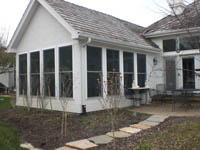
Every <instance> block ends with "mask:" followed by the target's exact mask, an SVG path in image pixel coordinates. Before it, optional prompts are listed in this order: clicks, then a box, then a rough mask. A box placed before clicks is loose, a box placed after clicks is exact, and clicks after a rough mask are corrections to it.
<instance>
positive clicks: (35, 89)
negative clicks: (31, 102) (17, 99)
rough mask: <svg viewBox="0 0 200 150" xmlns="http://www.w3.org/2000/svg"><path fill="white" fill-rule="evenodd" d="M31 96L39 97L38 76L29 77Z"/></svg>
mask: <svg viewBox="0 0 200 150" xmlns="http://www.w3.org/2000/svg"><path fill="white" fill-rule="evenodd" d="M31 94H32V95H34V96H38V95H40V75H39V74H38V75H31Z"/></svg>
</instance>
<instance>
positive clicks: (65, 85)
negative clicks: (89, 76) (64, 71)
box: [59, 76, 72, 137]
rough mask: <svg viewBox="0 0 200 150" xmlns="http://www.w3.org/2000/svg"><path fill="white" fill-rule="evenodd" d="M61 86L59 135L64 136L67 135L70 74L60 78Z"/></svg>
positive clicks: (70, 92)
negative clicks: (61, 111) (61, 112)
mask: <svg viewBox="0 0 200 150" xmlns="http://www.w3.org/2000/svg"><path fill="white" fill-rule="evenodd" d="M61 82H62V84H61V86H62V88H61V90H62V91H61V98H60V99H59V100H60V103H61V107H62V110H63V114H62V122H61V136H62V137H65V136H67V118H68V113H67V107H68V103H69V97H71V95H72V77H71V76H64V77H63V78H62V80H61Z"/></svg>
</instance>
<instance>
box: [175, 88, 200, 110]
mask: <svg viewBox="0 0 200 150" xmlns="http://www.w3.org/2000/svg"><path fill="white" fill-rule="evenodd" d="M194 92H200V89H175V90H172V94H173V107H172V111H173V110H174V108H175V103H176V102H182V103H183V104H182V105H181V106H180V107H184V106H186V107H187V108H189V107H192V105H191V101H190V97H191V96H193V94H195V93H194Z"/></svg>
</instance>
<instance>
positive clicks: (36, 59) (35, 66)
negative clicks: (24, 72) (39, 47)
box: [31, 52, 40, 96]
mask: <svg viewBox="0 0 200 150" xmlns="http://www.w3.org/2000/svg"><path fill="white" fill-rule="evenodd" d="M39 94H40V53H39V52H34V53H31V95H34V96H38V95H39Z"/></svg>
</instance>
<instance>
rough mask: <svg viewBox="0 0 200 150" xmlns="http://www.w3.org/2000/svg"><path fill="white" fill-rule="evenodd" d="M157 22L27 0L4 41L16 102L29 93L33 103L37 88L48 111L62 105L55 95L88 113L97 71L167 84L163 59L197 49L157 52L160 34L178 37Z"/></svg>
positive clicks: (95, 98) (57, 1) (95, 96)
mask: <svg viewBox="0 0 200 150" xmlns="http://www.w3.org/2000/svg"><path fill="white" fill-rule="evenodd" d="M166 18H168V17H166ZM160 24H161V25H162V24H163V23H162V20H161V21H160ZM161 25H159V23H155V24H154V25H152V26H150V27H148V28H147V29H144V28H143V27H140V26H138V25H135V24H132V23H129V22H127V21H124V20H120V19H118V18H115V17H113V16H110V15H107V14H103V13H101V12H97V11H94V10H91V9H87V8H84V7H81V6H77V5H74V4H72V3H68V2H66V1H63V0H31V1H30V4H29V6H28V8H27V9H26V11H25V13H24V16H23V18H22V19H21V22H20V24H19V26H18V28H17V30H16V32H15V34H14V36H13V38H12V40H11V42H10V44H9V52H14V53H16V55H17V57H16V58H17V60H16V64H17V68H16V70H17V80H16V81H17V105H23V98H24V96H23V95H27V97H28V98H30V97H32V100H33V105H32V107H37V104H36V103H37V102H36V101H37V95H38V93H39V94H41V95H44V96H45V98H47V99H48V98H51V100H52V106H53V109H54V110H62V108H61V103H60V101H59V100H61V99H65V98H66V97H67V99H70V101H69V104H68V108H67V110H68V111H70V112H76V113H81V112H82V106H83V105H86V110H87V111H88V112H90V111H96V110H100V109H102V107H101V104H100V102H99V88H97V87H98V83H97V79H98V78H99V77H98V76H99V74H102V77H103V79H102V80H103V82H106V81H107V76H108V75H113V74H121V75H122V80H121V84H122V85H124V87H126V88H129V87H131V84H132V82H133V80H134V81H135V83H136V84H137V85H139V86H140V87H144V86H145V82H147V83H148V85H149V87H150V88H155V87H156V85H157V84H160V83H162V84H165V83H168V82H169V81H168V80H167V79H168V78H167V75H166V71H163V70H164V69H165V68H166V66H165V60H166V59H165V58H168V57H171V56H176V58H177V59H176V60H178V59H180V58H182V57H184V56H182V55H184V54H185V53H186V54H194V55H196V53H199V52H197V51H196V50H189V51H184V52H183V53H182V51H181V53H176V52H175V51H173V52H165V51H163V50H162V49H163V44H162V43H164V41H165V39H167V40H168V39H171V38H172V37H177V35H178V37H179V36H180V33H181V31H180V29H175V30H174V31H172V30H171V29H169V30H168V29H166V30H165V31H163V30H162V28H161V27H160V26H161ZM159 27H160V28H159ZM143 31H144V32H143ZM176 33H177V34H176ZM170 51H172V50H170ZM189 57H191V55H190V56H189ZM173 58H174V57H173ZM184 58H185V57H184ZM184 58H183V60H184ZM170 60H171V59H170ZM169 63H170V62H169ZM186 63H187V61H186ZM188 63H189V62H188ZM196 63H197V62H196V61H195V64H196ZM179 65H180V64H179ZM196 66H198V64H197V65H196ZM180 67H181V65H180ZM181 73H182V72H181V71H178V72H175V74H176V76H177V78H174V81H176V83H177V84H176V85H175V86H176V87H181V86H182V85H183V79H182V80H181V79H180V78H181V77H180V78H179V76H180V75H181ZM65 79H72V80H71V82H70V85H71V88H70V90H69V91H71V92H70V94H65V93H63V91H65V88H66V87H65V86H66V84H65V83H63V80H65ZM166 80H167V82H166ZM195 82H196V79H195ZM68 85H69V84H68ZM173 86H174V85H171V87H173ZM195 86H196V87H197V86H198V84H196V85H195ZM121 90H122V93H123V91H124V88H121ZM103 96H104V95H103ZM131 105H133V101H132V100H130V99H126V98H125V96H124V98H122V100H121V102H120V107H126V106H131ZM47 108H48V109H50V105H48V106H47Z"/></svg>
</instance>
